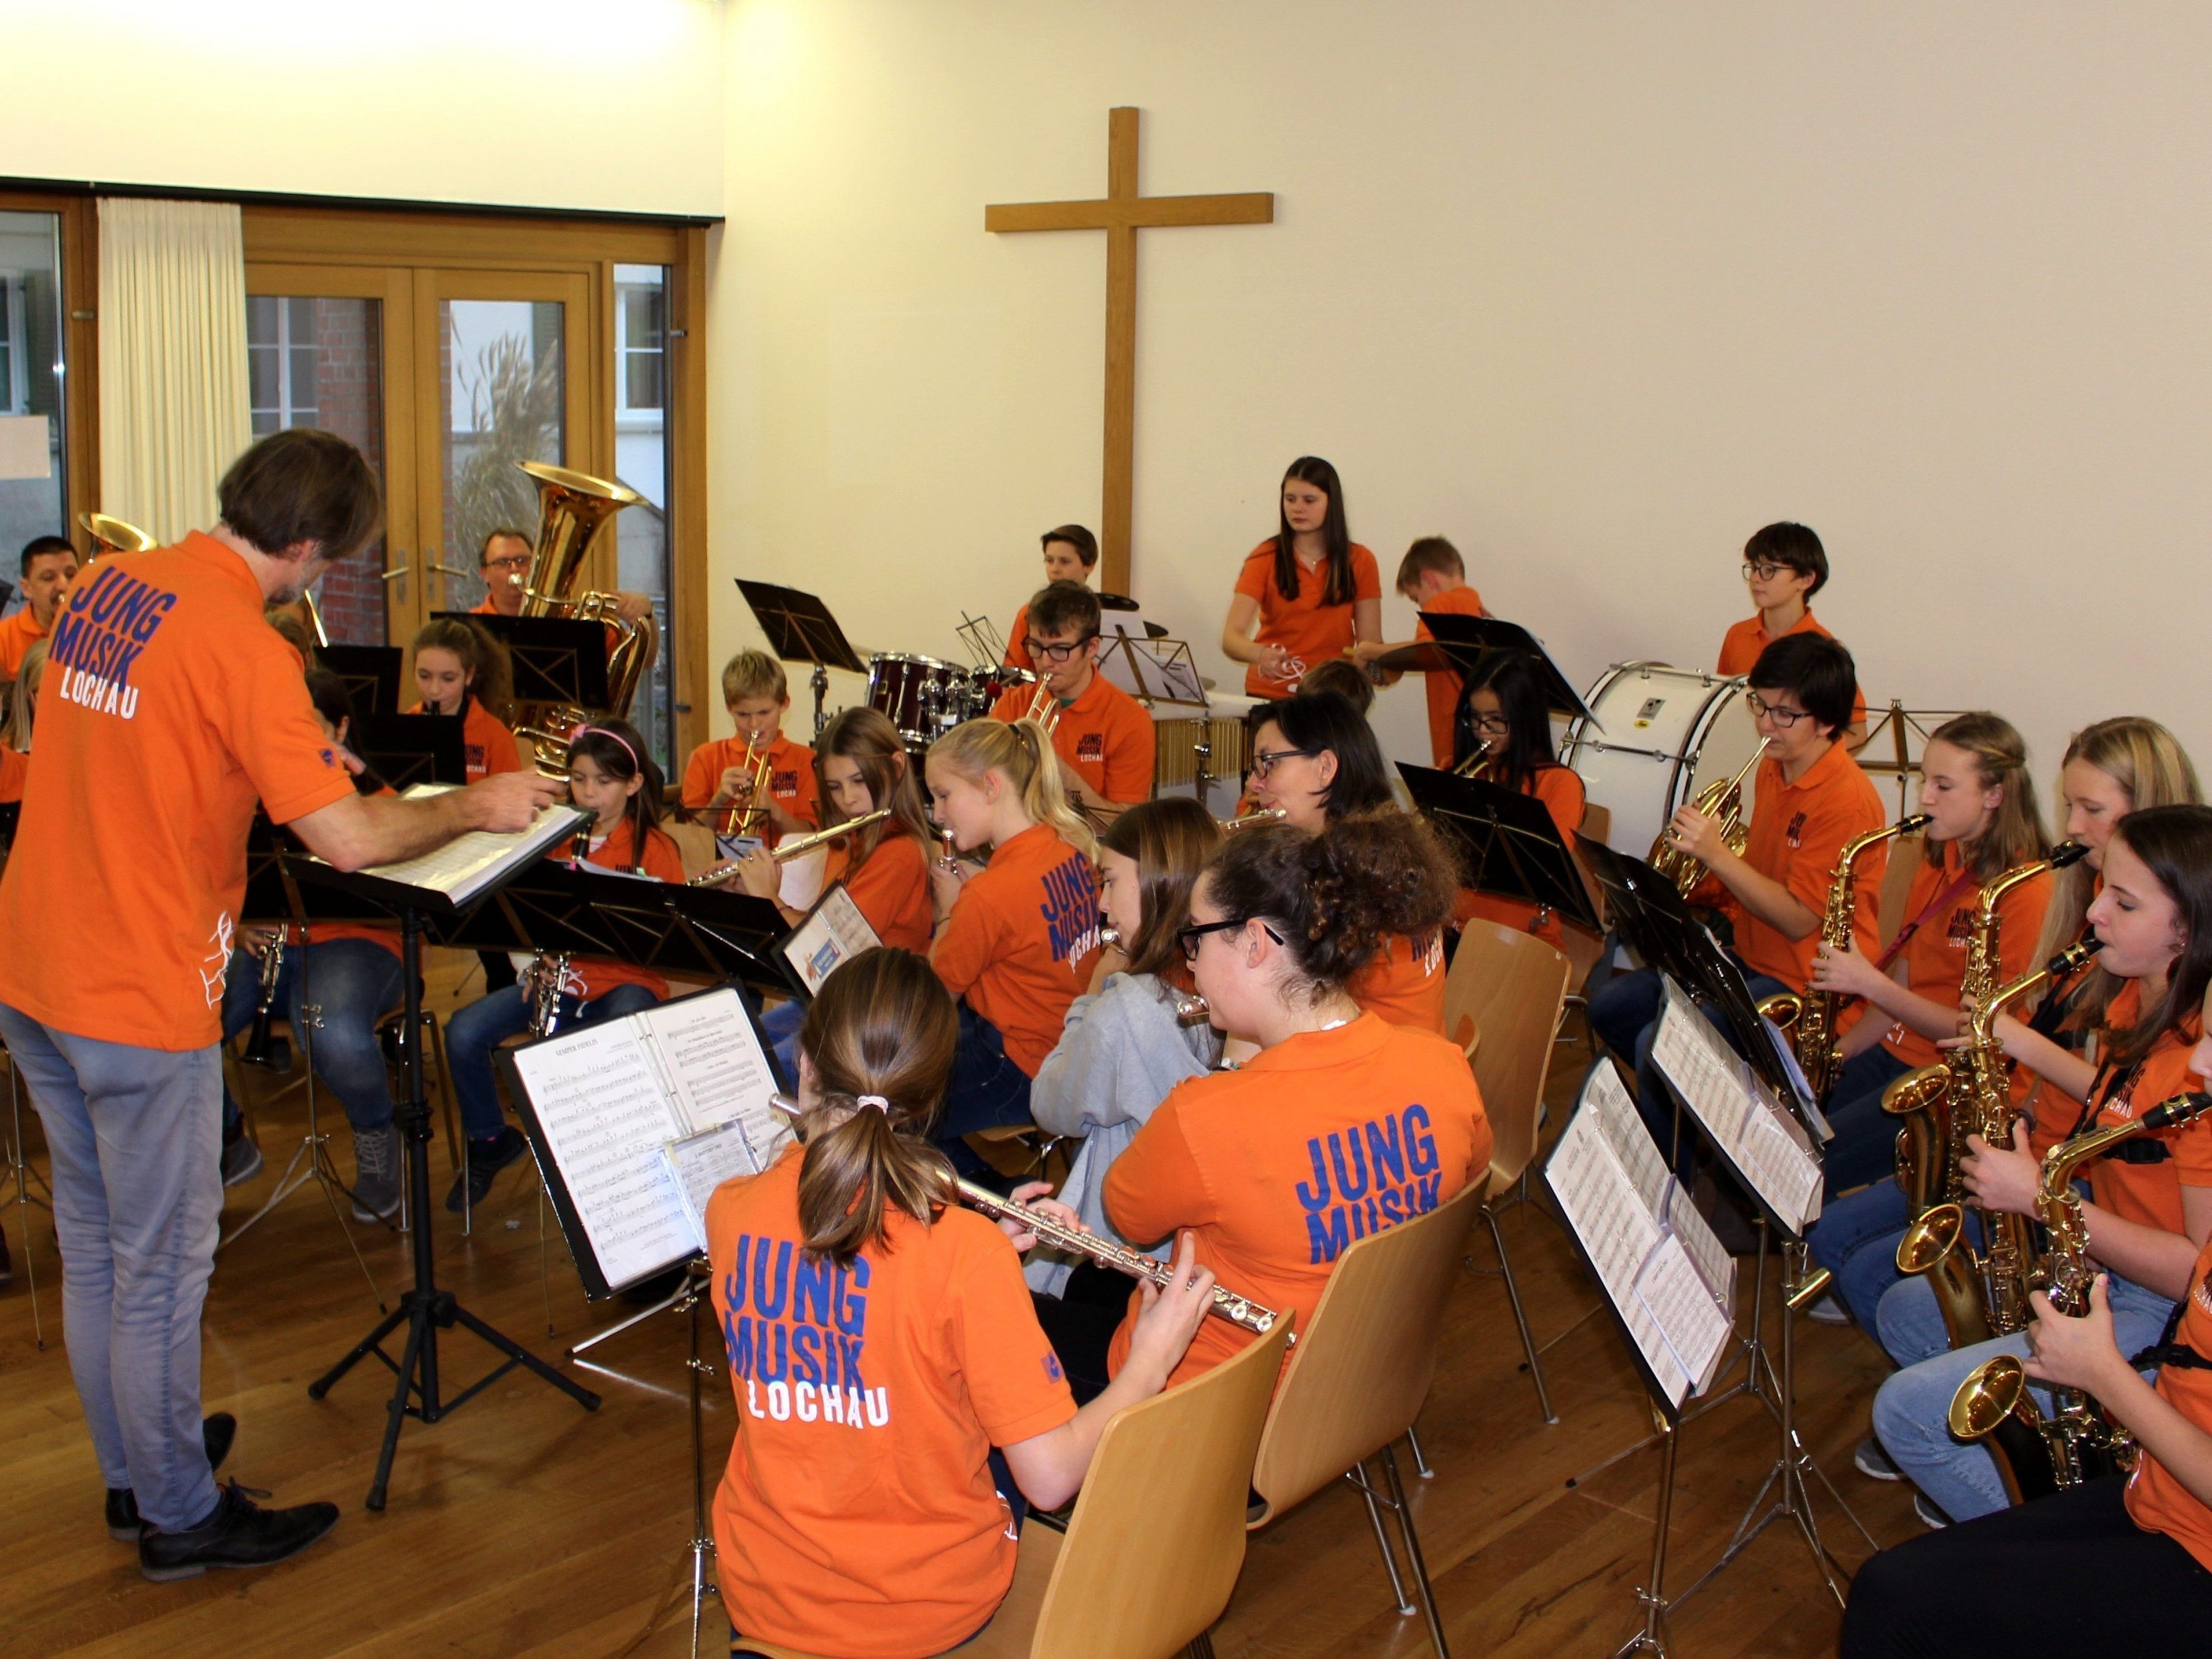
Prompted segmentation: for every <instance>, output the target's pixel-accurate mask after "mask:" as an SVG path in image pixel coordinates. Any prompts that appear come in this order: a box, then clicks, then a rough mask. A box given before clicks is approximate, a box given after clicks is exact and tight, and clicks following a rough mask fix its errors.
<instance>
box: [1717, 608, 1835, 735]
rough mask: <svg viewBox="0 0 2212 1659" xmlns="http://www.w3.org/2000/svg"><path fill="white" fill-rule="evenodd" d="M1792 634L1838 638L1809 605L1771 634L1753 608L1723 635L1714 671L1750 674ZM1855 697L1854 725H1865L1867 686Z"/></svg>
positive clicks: (1763, 620) (1828, 638) (1764, 621)
mask: <svg viewBox="0 0 2212 1659" xmlns="http://www.w3.org/2000/svg"><path fill="white" fill-rule="evenodd" d="M1791 634H1818V635H1820V637H1821V638H1822V639H1824V640H1832V639H1834V638H1835V637H1836V636H1835V635H1833V634H1831V633H1830V632H1829V631H1828V630H1827V629H1826V627H1824V626H1823V625H1822V624H1821V623H1819V622H1817V621H1815V620H1814V617H1813V611H1812V608H1811V607H1810V606H1809V605H1808V607H1807V608H1806V611H1805V614H1804V615H1803V616H1802V617H1798V618H1797V620H1796V623H1794V624H1792V625H1791V626H1790V627H1789V628H1788V629H1784V631H1783V632H1782V633H1781V634H1778V635H1769V634H1768V633H1767V631H1766V619H1765V617H1762V616H1760V615H1759V613H1758V612H1757V611H1753V613H1752V614H1751V615H1750V616H1748V617H1745V618H1744V619H1743V620H1742V621H1741V622H1740V623H1736V624H1735V626H1734V627H1733V628H1731V629H1729V631H1728V632H1727V633H1726V634H1725V635H1723V636H1722V638H1721V660H1720V666H1719V667H1718V668H1717V670H1715V672H1717V673H1722V674H1748V673H1749V672H1751V665H1753V663H1755V662H1757V661H1758V660H1759V653H1760V652H1762V651H1764V650H1765V649H1766V647H1768V646H1770V645H1771V644H1773V643H1774V641H1776V640H1777V639H1784V638H1787V637H1788V636H1789V635H1791ZM1853 697H1854V701H1853V703H1852V706H1851V724H1852V725H1853V726H1864V725H1865V724H1866V717H1867V712H1866V692H1865V690H1863V688H1858V687H1854V688H1853Z"/></svg>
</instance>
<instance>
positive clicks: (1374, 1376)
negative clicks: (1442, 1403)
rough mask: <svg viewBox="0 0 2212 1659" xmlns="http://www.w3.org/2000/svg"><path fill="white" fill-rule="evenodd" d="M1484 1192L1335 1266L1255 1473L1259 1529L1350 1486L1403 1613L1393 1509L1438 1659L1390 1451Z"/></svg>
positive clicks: (1439, 1635)
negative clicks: (1372, 1463) (1328, 1491)
mask: <svg viewBox="0 0 2212 1659" xmlns="http://www.w3.org/2000/svg"><path fill="white" fill-rule="evenodd" d="M1540 942H1541V941H1540ZM1484 1192H1485V1188H1484V1186H1483V1183H1482V1182H1480V1181H1477V1182H1471V1183H1470V1184H1469V1185H1468V1187H1467V1188H1465V1189H1464V1190H1463V1191H1462V1192H1460V1193H1458V1194H1455V1196H1454V1197H1452V1198H1451V1199H1449V1200H1447V1201H1446V1202H1444V1203H1443V1204H1440V1205H1438V1206H1437V1207H1436V1208H1435V1209H1433V1210H1431V1211H1430V1212H1429V1213H1428V1214H1426V1215H1425V1216H1421V1217H1419V1218H1417V1219H1414V1220H1412V1221H1407V1222H1402V1223H1401V1224H1400V1225H1397V1226H1395V1227H1392V1228H1389V1229H1388V1230H1386V1231H1383V1232H1379V1233H1370V1234H1369V1235H1368V1236H1367V1237H1365V1238H1363V1239H1361V1240H1360V1241H1359V1242H1358V1243H1357V1244H1354V1245H1353V1246H1352V1248H1351V1249H1348V1250H1346V1251H1345V1253H1344V1254H1343V1255H1340V1256H1339V1257H1338V1258H1337V1261H1336V1268H1335V1271H1334V1272H1333V1273H1330V1275H1329V1279H1328V1287H1327V1288H1326V1289H1324V1290H1323V1291H1322V1295H1321V1302H1320V1304H1318V1305H1317V1306H1316V1308H1315V1309H1314V1314H1313V1319H1312V1321H1311V1322H1310V1323H1309V1324H1308V1326H1307V1328H1305V1329H1304V1330H1303V1331H1301V1332H1299V1333H1298V1341H1297V1346H1296V1347H1295V1348H1293V1349H1291V1365H1290V1370H1288V1371H1286V1372H1285V1373H1284V1376H1283V1384H1282V1387H1281V1388H1280V1389H1277V1390H1276V1393H1275V1408H1274V1409H1273V1411H1272V1412H1270V1413H1267V1429H1266V1431H1265V1432H1264V1433H1262V1434H1261V1437H1260V1454H1259V1456H1258V1458H1257V1460H1256V1461H1255V1463H1254V1465H1253V1469H1252V1489H1253V1491H1255V1492H1257V1493H1258V1494H1259V1495H1260V1499H1261V1510H1260V1512H1259V1513H1258V1515H1257V1516H1255V1518H1254V1519H1253V1521H1252V1522H1250V1525H1251V1528H1252V1529H1253V1530H1254V1531H1255V1532H1256V1531H1257V1530H1259V1529H1260V1528H1262V1527H1265V1526H1269V1525H1271V1524H1273V1522H1276V1521H1277V1520H1279V1519H1280V1518H1281V1517H1282V1516H1284V1515H1285V1514H1286V1513H1287V1512H1288V1511H1290V1510H1292V1509H1294V1508H1296V1507H1297V1505H1298V1504H1302V1503H1304V1501H1305V1500H1306V1499H1307V1498H1310V1497H1312V1496H1313V1495H1314V1493H1316V1492H1319V1491H1320V1490H1321V1489H1322V1487H1323V1486H1328V1485H1329V1484H1330V1483H1332V1482H1333V1481H1335V1480H1338V1479H1340V1478H1341V1479H1343V1480H1349V1481H1351V1482H1352V1485H1353V1486H1357V1487H1358V1488H1359V1493H1360V1496H1361V1497H1362V1498H1364V1499H1365V1500H1366V1502H1367V1518H1368V1520H1369V1521H1370V1522H1371V1523H1372V1524H1373V1526H1374V1528H1375V1541H1376V1544H1377V1545H1378V1546H1380V1547H1381V1548H1382V1551H1383V1566H1384V1567H1385V1568H1386V1569H1387V1570H1388V1571H1389V1575H1390V1589H1391V1590H1392V1592H1393V1593H1394V1594H1395V1595H1396V1596H1397V1598H1398V1611H1399V1612H1400V1613H1406V1614H1408V1615H1410V1614H1411V1613H1413V1603H1412V1602H1410V1601H1407V1599H1406V1589H1405V1583H1404V1581H1403V1580H1402V1579H1401V1577H1399V1573H1398V1561H1397V1556H1396V1553H1395V1551H1394V1550H1393V1549H1392V1548H1391V1546H1390V1537H1389V1533H1388V1532H1387V1531H1386V1530H1385V1529H1384V1528H1383V1508H1384V1507H1386V1506H1387V1507H1388V1508H1389V1510H1390V1512H1391V1514H1392V1515H1393V1516H1395V1517H1396V1520H1397V1522H1398V1528H1399V1530H1400V1532H1401V1534H1403V1535H1404V1539H1405V1545H1406V1554H1407V1559H1408V1561H1409V1562H1410V1564H1411V1565H1412V1568H1413V1583H1414V1586H1415V1588H1417V1589H1419V1591H1420V1595H1421V1611H1422V1613H1425V1615H1426V1616H1427V1619H1428V1623H1429V1640H1430V1641H1431V1643H1433V1644H1435V1646H1436V1650H1437V1659H1449V1650H1448V1649H1447V1648H1446V1647H1445V1645H1444V1630H1443V1620H1441V1619H1440V1618H1438V1617H1437V1602H1436V1595H1435V1593H1434V1591H1433V1590H1432V1589H1431V1588H1430V1585H1429V1570H1428V1565H1427V1564H1426V1563H1425V1561H1424V1560H1423V1559H1422V1556H1421V1541H1420V1537H1419V1534H1417V1533H1416V1532H1415V1531H1414V1529H1413V1510H1411V1509H1409V1508H1408V1507H1407V1504H1406V1489H1405V1486H1404V1484H1403V1483H1402V1482H1401V1480H1400V1479H1399V1477H1398V1460H1397V1457H1396V1455H1395V1454H1394V1452H1393V1451H1392V1449H1391V1447H1392V1443H1394V1442H1395V1441H1396V1440H1397V1438H1398V1437H1399V1436H1401V1435H1403V1434H1406V1433H1408V1432H1410V1431H1411V1430H1412V1429H1413V1419H1414V1418H1416V1417H1417V1416H1419V1414H1420V1410H1421V1405H1422V1402H1423V1401H1425V1400H1426V1399H1427V1398H1428V1395H1429V1384H1430V1383H1431V1380H1433V1378H1434V1377H1435V1376H1436V1369H1437V1333H1438V1331H1440V1330H1441V1329H1442V1328H1443V1310H1444V1298H1445V1297H1447V1296H1448V1295H1449V1294H1450V1291H1451V1286H1452V1279H1453V1275H1454V1274H1455V1272H1456V1271H1457V1268H1458V1266H1459V1262H1460V1259H1461V1257H1462V1255H1463V1254H1464V1253H1465V1250H1466V1249H1467V1235H1468V1228H1469V1227H1470V1226H1471V1225H1474V1211H1475V1209H1476V1208H1477V1206H1480V1204H1481V1202H1482V1199H1483V1194H1484ZM1370 1458H1371V1459H1375V1460H1377V1461H1379V1462H1381V1464H1382V1466H1383V1479H1384V1481H1385V1483H1386V1489H1385V1490H1383V1491H1378V1490H1377V1489H1376V1483H1375V1481H1374V1480H1373V1478H1372V1477H1371V1476H1370V1474H1368V1471H1367V1464H1368V1461H1369V1460H1370ZM1132 1582H1137V1581H1132Z"/></svg>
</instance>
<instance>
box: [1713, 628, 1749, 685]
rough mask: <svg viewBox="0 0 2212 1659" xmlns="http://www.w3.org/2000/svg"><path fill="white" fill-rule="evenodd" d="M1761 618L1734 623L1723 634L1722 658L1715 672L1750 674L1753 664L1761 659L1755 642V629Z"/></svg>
mask: <svg viewBox="0 0 2212 1659" xmlns="http://www.w3.org/2000/svg"><path fill="white" fill-rule="evenodd" d="M1758 626H1759V618H1758V617H1753V618H1752V619H1751V620H1750V621H1748V622H1740V623H1732V624H1731V625H1730V626H1729V631H1728V632H1727V633H1725V634H1723V635H1722V636H1721V659H1720V661H1719V663H1718V664H1717V665H1716V666H1715V668H1714V670H1713V671H1714V672H1715V673H1717V674H1748V673H1749V672H1751V665H1752V664H1753V663H1754V662H1756V661H1757V660H1758V659H1759V648H1758V647H1757V646H1756V645H1754V644H1753V639H1754V637H1755V636H1754V635H1753V629H1756V628H1757V627H1758Z"/></svg>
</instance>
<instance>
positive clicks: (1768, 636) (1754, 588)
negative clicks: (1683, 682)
mask: <svg viewBox="0 0 2212 1659" xmlns="http://www.w3.org/2000/svg"><path fill="white" fill-rule="evenodd" d="M1743 579H1744V581H1745V582H1746V583H1747V585H1748V586H1750V588H1751V603H1752V605H1753V607H1754V609H1753V614H1752V615H1750V616H1748V617H1745V618H1744V619H1743V620H1742V621H1741V622H1740V623H1736V624H1735V627H1733V628H1731V629H1729V631H1728V633H1727V634H1726V635H1724V636H1723V638H1722V640H1721V659H1720V664H1719V666H1718V667H1717V669H1716V670H1715V672H1717V673H1722V674H1747V673H1749V672H1750V671H1751V666H1752V665H1753V663H1755V662H1757V661H1758V660H1759V653H1760V652H1762V651H1764V650H1765V649H1766V647H1768V646H1770V645H1771V644H1773V643H1774V641H1777V640H1779V639H1784V638H1786V637H1787V636H1789V635H1792V634H1817V635H1820V637H1821V638H1822V639H1829V640H1832V639H1833V638H1835V635H1832V634H1831V633H1829V632H1828V630H1827V629H1826V627H1824V626H1823V625H1822V624H1821V623H1820V618H1818V617H1815V616H1814V614H1813V606H1812V599H1813V596H1814V594H1815V593H1817V592H1820V590H1821V589H1822V588H1823V587H1826V586H1827V585H1828V552H1827V550H1826V548H1824V547H1822V546H1821V545H1820V538H1819V537H1818V536H1816V535H1814V533H1813V532H1812V529H1811V528H1810V526H1806V525H1802V524H1791V523H1790V522H1789V521H1788V520H1784V521H1783V522H1781V523H1779V524H1771V525H1768V526H1766V527H1765V529H1764V530H1761V531H1759V532H1757V533H1756V534H1754V535H1753V537H1752V538H1751V539H1750V540H1749V541H1747V542H1746V543H1745V544H1743ZM1851 696H1852V698H1853V702H1852V705H1851V718H1850V720H1849V721H1848V722H1847V723H1846V726H1845V733H1846V736H1845V741H1846V742H1847V743H1849V744H1850V747H1851V748H1852V749H1853V750H1857V748H1858V746H1859V745H1860V744H1863V743H1864V742H1865V741H1866V725H1867V718H1866V696H1865V695H1864V694H1863V692H1861V691H1860V690H1858V688H1857V686H1856V685H1854V686H1853V687H1852V688H1851Z"/></svg>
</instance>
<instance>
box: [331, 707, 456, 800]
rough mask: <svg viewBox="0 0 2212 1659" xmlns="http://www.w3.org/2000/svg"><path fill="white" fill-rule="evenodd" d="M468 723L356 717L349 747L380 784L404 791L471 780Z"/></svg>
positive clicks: (426, 717) (431, 717)
mask: <svg viewBox="0 0 2212 1659" xmlns="http://www.w3.org/2000/svg"><path fill="white" fill-rule="evenodd" d="M467 725H468V722H467V721H466V720H465V719H464V718H463V717H462V716H460V715H459V714H356V715H355V716H354V719H353V724H352V726H350V727H349V728H348V729H347V732H346V747H347V748H349V749H350V750H353V752H354V753H355V754H356V755H358V756H360V757H361V758H362V760H363V761H365V762H367V763H368V769H369V770H370V771H371V772H373V773H374V774H375V775H376V778H377V780H378V781H380V782H382V783H385V784H388V785H390V786H391V787H392V788H394V789H398V790H404V789H407V788H410V787H412V786H414V785H416V784H418V783H466V782H467V781H469V769H468V744H467V743H466V742H465V730H466V727H467Z"/></svg>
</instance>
